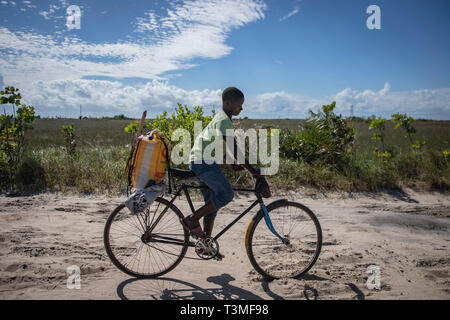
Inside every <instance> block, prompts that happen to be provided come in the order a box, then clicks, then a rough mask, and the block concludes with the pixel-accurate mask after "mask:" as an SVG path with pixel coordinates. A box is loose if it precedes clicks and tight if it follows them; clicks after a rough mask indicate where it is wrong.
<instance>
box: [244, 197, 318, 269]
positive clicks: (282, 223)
mask: <svg viewBox="0 0 450 320" xmlns="http://www.w3.org/2000/svg"><path fill="white" fill-rule="evenodd" d="M269 215H270V217H271V221H272V224H273V226H274V228H275V230H277V232H278V233H280V235H281V236H282V237H286V238H287V239H288V240H289V244H284V243H283V242H281V241H280V240H279V239H278V238H276V237H275V235H273V234H272V232H271V231H270V230H269V229H268V227H267V225H266V223H265V221H264V219H263V218H261V219H260V220H259V221H258V222H257V223H255V225H254V230H253V233H252V240H251V258H250V260H251V262H252V264H254V266H255V269H257V270H258V271H259V272H260V273H261V274H263V275H264V276H269V277H271V278H281V277H293V276H297V275H299V274H302V273H303V272H305V270H308V269H309V268H310V267H311V266H312V264H313V263H314V262H315V259H317V255H318V252H319V251H320V246H321V242H320V241H321V240H320V239H321V231H320V227H319V229H317V226H316V224H315V222H314V220H313V219H312V218H311V216H310V215H309V214H308V212H307V211H305V209H303V207H302V206H301V205H295V203H292V202H290V203H288V205H282V206H279V207H275V208H272V209H271V210H270V211H269ZM319 233H320V236H319Z"/></svg>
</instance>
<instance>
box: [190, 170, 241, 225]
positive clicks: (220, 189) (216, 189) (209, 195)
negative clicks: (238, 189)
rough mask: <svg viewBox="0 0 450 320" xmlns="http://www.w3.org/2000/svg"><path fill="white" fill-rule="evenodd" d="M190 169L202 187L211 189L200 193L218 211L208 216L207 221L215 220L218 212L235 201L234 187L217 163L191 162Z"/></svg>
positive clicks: (202, 190)
mask: <svg viewBox="0 0 450 320" xmlns="http://www.w3.org/2000/svg"><path fill="white" fill-rule="evenodd" d="M189 169H191V171H193V172H194V173H195V175H196V176H197V177H198V179H199V180H200V183H201V185H204V186H208V187H209V189H206V188H205V189H200V191H201V193H202V195H203V199H204V200H205V204H206V203H208V202H210V201H211V203H212V205H213V206H214V207H215V208H216V210H215V211H214V212H212V213H209V214H207V215H206V216H205V219H215V217H216V215H217V211H218V210H219V209H220V208H222V207H224V206H226V205H227V204H228V203H229V202H230V201H231V200H233V198H234V191H233V187H232V186H231V184H230V182H229V181H228V179H227V178H226V177H225V176H224V175H223V173H222V170H220V168H219V166H218V165H217V164H216V163H212V164H206V163H205V162H202V163H200V164H198V163H194V162H191V163H189Z"/></svg>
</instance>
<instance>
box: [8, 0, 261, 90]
mask: <svg viewBox="0 0 450 320" xmlns="http://www.w3.org/2000/svg"><path fill="white" fill-rule="evenodd" d="M64 4H67V3H65V0H60V1H59V3H57V4H52V5H50V7H49V9H48V10H47V11H41V12H40V14H41V15H42V16H44V18H46V19H51V18H52V17H54V15H56V14H58V12H57V10H59V9H61V8H62V7H63V6H64ZM265 9H266V6H265V4H264V3H262V2H260V1H259V0H244V1H238V2H236V1H231V0H216V1H206V0H198V1H184V2H183V3H181V4H180V3H179V2H177V3H176V4H175V5H173V6H172V7H171V9H168V10H167V15H166V16H159V15H156V14H154V13H151V12H150V13H148V15H147V16H148V21H147V22H145V19H144V18H142V19H138V20H137V31H141V35H140V36H141V38H140V39H136V38H133V39H132V40H130V41H117V42H115V43H89V42H86V41H83V40H81V39H78V38H76V37H72V38H69V37H67V36H65V37H62V36H58V34H59V33H55V34H52V35H41V34H37V33H32V32H22V31H17V32H12V31H10V30H9V29H7V28H0V50H3V52H2V55H1V56H0V63H2V65H4V66H5V67H4V69H3V70H2V73H3V75H4V77H5V79H7V80H15V81H19V82H21V83H27V82H28V79H30V78H33V79H40V80H44V81H51V80H60V79H72V80H73V79H80V78H82V77H85V76H106V77H112V78H118V79H120V78H127V77H135V78H145V79H164V76H163V75H164V73H166V72H168V71H176V70H182V69H186V68H191V67H193V66H194V64H192V63H190V61H191V60H192V59H194V58H208V59H217V58H220V57H223V56H225V55H228V54H229V53H230V52H231V50H232V48H231V47H230V46H228V45H227V44H226V43H225V41H226V39H227V37H228V34H229V33H230V32H231V30H233V29H235V28H238V27H241V26H243V25H245V24H247V23H250V22H252V21H256V20H258V19H262V18H264V12H263V11H264V10H265ZM143 31H146V33H142V32H143ZM155 35H156V36H155ZM4 52H7V53H5V54H4Z"/></svg>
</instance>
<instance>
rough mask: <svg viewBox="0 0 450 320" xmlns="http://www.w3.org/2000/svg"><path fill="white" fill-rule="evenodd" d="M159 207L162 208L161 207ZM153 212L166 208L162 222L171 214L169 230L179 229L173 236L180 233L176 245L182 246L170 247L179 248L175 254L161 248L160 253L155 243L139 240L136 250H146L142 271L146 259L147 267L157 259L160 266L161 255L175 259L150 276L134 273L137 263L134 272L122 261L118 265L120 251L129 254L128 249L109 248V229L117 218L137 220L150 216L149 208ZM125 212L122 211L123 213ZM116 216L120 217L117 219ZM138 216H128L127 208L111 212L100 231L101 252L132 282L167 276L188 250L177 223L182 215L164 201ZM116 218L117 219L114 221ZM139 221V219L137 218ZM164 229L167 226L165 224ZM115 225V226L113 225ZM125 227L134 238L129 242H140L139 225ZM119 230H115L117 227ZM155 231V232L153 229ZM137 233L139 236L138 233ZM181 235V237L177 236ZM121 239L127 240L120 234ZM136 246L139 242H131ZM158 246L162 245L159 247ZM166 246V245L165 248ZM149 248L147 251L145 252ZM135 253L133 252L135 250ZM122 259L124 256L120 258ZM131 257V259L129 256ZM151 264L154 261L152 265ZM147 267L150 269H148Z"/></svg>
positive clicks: (153, 204) (186, 236)
mask: <svg viewBox="0 0 450 320" xmlns="http://www.w3.org/2000/svg"><path fill="white" fill-rule="evenodd" d="M161 205H162V206H161ZM155 206H156V207H157V208H161V211H162V210H163V209H164V208H166V207H169V209H168V211H167V212H166V213H165V215H164V217H163V219H165V218H166V217H167V215H168V214H171V215H172V216H171V217H170V218H169V219H170V220H173V219H175V220H174V221H173V226H174V227H175V226H176V225H177V224H178V225H179V228H178V229H179V231H178V230H177V232H180V234H179V238H180V241H181V239H183V240H184V243H185V244H184V245H183V246H181V245H172V247H174V248H175V247H177V248H179V251H178V250H177V252H170V251H171V250H170V249H167V248H165V249H164V250H163V249H161V248H158V247H157V246H158V245H156V244H155V243H153V242H152V243H151V244H150V245H149V244H146V243H144V242H143V241H142V239H140V242H141V244H140V245H139V249H140V248H146V255H145V261H144V265H143V267H145V266H146V265H148V264H147V258H150V260H149V261H148V263H149V264H151V263H154V262H156V264H158V262H157V261H156V260H157V259H160V263H163V261H162V259H161V255H162V254H166V255H169V254H170V255H173V256H175V259H174V260H173V261H172V262H170V263H169V265H167V266H164V267H163V268H160V269H159V270H157V271H153V272H141V271H139V270H134V269H139V266H140V264H139V263H138V266H137V268H134V267H133V266H134V263H133V264H132V265H131V266H128V265H127V264H126V263H124V262H123V261H121V259H120V257H121V255H120V251H121V250H122V251H126V250H127V249H130V250H132V248H129V247H124V246H123V245H116V244H112V243H111V240H112V239H111V231H112V230H113V225H114V222H115V221H117V220H118V219H119V218H122V217H123V219H138V216H139V215H145V214H147V215H150V211H151V210H152V208H154V207H155ZM123 209H125V210H123ZM157 211H158V209H156V210H155V214H154V215H153V217H156V215H157ZM119 215H120V217H119ZM139 215H132V214H131V213H130V212H129V211H128V208H126V207H125V205H124V204H120V205H119V206H118V207H117V208H116V209H114V210H113V212H112V213H111V214H110V215H109V217H108V219H107V221H106V224H105V228H104V232H103V241H104V245H105V249H106V253H107V255H108V257H109V258H110V259H111V262H112V263H113V264H114V265H115V266H116V267H117V268H118V269H119V270H121V271H122V272H124V273H126V274H128V275H130V276H133V277H136V278H150V279H151V278H157V277H159V276H161V275H163V274H166V273H168V272H170V271H171V270H173V269H174V268H175V267H176V266H177V265H178V264H179V263H180V262H181V260H183V258H184V256H185V255H186V251H187V249H188V242H189V233H188V232H187V231H186V230H184V228H183V226H182V225H181V223H180V222H179V219H181V218H183V214H182V213H181V211H180V210H179V209H178V208H177V207H176V206H175V205H173V204H171V203H170V202H169V201H167V200H166V199H164V198H157V199H156V200H155V201H154V202H153V203H152V204H151V205H150V206H149V207H148V208H147V209H146V211H145V212H144V213H141V214H139ZM118 217H119V218H118ZM141 217H143V216H141ZM163 219H162V220H161V222H160V223H162V221H163ZM170 220H166V221H170ZM165 223H166V225H167V223H168V222H165ZM116 225H117V224H116ZM128 225H129V226H132V227H134V228H131V230H132V231H133V232H134V234H133V235H134V236H133V235H130V236H129V237H130V238H132V237H134V238H141V237H142V234H143V233H144V231H143V230H144V228H143V226H142V225H141V227H142V229H141V230H139V225H138V224H136V223H134V222H133V224H131V223H129V224H128ZM117 228H119V227H117ZM155 230H156V229H155ZM138 231H139V232H138ZM181 232H182V233H181ZM124 234H125V235H124V236H123V237H122V238H125V237H127V236H128V235H126V232H124ZM136 242H139V240H135V241H134V242H133V243H136ZM143 245H145V247H143ZM161 246H162V245H161ZM166 246H167V245H166ZM149 248H150V249H149ZM139 249H136V251H137V250H139ZM151 249H153V250H155V252H154V254H152V253H150V252H149V251H148V250H151ZM123 255H125V254H123ZM133 257H134V256H133ZM152 260H154V261H152ZM166 260H168V258H166ZM148 266H151V265H148Z"/></svg>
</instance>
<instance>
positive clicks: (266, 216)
mask: <svg viewBox="0 0 450 320" xmlns="http://www.w3.org/2000/svg"><path fill="white" fill-rule="evenodd" d="M259 205H260V206H261V209H262V211H263V212H264V221H266V225H267V228H269V230H270V232H272V233H273V234H274V235H275V236H276V237H277V238H278V239H280V240H281V242H283V243H284V244H289V239H287V238H283V237H282V236H280V234H279V233H278V232H277V230H275V228H274V226H273V224H272V220H271V219H270V216H269V211H268V210H267V207H266V205H265V204H264V202H262V201H261V202H260V203H259Z"/></svg>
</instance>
